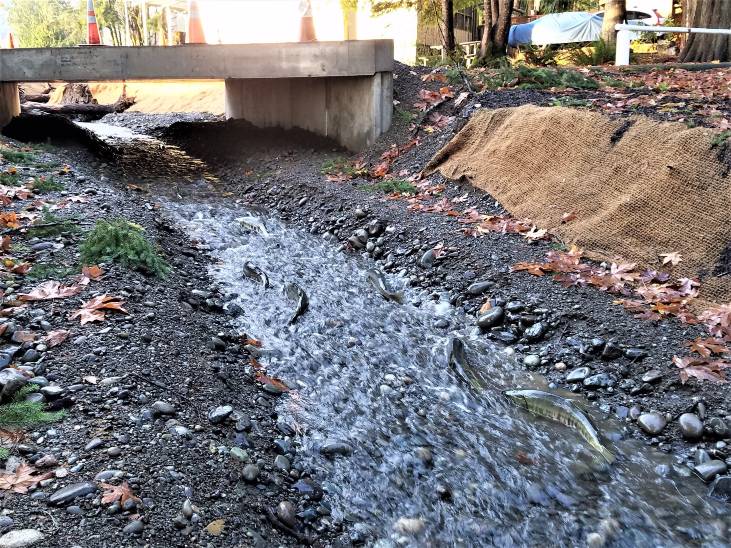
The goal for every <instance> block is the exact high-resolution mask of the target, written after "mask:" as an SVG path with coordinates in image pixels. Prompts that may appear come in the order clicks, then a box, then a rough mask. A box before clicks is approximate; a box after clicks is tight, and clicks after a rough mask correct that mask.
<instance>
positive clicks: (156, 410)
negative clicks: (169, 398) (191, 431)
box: [152, 401, 175, 415]
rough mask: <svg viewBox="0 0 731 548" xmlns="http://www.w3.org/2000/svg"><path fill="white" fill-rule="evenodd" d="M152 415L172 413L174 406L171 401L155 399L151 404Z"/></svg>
mask: <svg viewBox="0 0 731 548" xmlns="http://www.w3.org/2000/svg"><path fill="white" fill-rule="evenodd" d="M152 414H153V415H174V414H175V406H174V405H173V404H172V403H168V402H166V401H156V402H155V403H153V404H152Z"/></svg>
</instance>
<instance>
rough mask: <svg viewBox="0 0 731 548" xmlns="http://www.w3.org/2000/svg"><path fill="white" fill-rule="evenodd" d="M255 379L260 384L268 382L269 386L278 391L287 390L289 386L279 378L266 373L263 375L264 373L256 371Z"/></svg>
mask: <svg viewBox="0 0 731 548" xmlns="http://www.w3.org/2000/svg"><path fill="white" fill-rule="evenodd" d="M256 380H257V381H259V382H260V383H261V384H268V385H270V386H273V387H274V388H276V389H277V390H279V391H280V392H289V386H287V385H286V384H284V383H283V382H282V381H280V380H279V379H275V378H274V377H270V376H268V375H265V374H264V373H257V374H256Z"/></svg>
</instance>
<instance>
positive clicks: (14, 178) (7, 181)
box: [0, 170, 20, 186]
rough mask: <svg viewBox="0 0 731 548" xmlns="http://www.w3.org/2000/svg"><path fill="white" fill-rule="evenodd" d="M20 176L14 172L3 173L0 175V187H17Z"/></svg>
mask: <svg viewBox="0 0 731 548" xmlns="http://www.w3.org/2000/svg"><path fill="white" fill-rule="evenodd" d="M19 178H20V176H19V175H18V174H17V173H16V172H15V171H11V170H8V171H3V172H1V173H0V185H5V186H18V179H19Z"/></svg>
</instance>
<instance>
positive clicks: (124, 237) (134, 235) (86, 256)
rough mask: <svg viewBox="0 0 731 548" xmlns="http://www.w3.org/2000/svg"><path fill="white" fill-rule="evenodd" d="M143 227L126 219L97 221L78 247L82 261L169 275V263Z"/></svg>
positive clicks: (158, 274) (157, 274)
mask: <svg viewBox="0 0 731 548" xmlns="http://www.w3.org/2000/svg"><path fill="white" fill-rule="evenodd" d="M143 230H144V229H143V228H142V227H140V226H138V225H135V224H133V223H131V222H129V221H126V220H124V219H114V220H111V221H97V223H96V226H95V227H94V228H93V229H92V230H91V231H89V232H88V233H87V234H86V236H85V237H84V241H83V242H81V246H80V247H79V251H80V253H81V262H82V263H83V264H97V263H100V262H109V261H113V262H117V263H119V264H121V265H122V266H125V267H127V268H134V269H140V270H144V271H147V272H150V273H152V274H154V275H156V276H164V275H166V274H167V273H168V272H170V266H169V265H168V264H167V263H166V262H165V260H164V259H163V258H162V257H160V255H159V254H158V253H157V251H156V250H155V248H154V247H153V246H152V244H151V243H150V242H149V241H147V239H146V238H145V236H144V234H143Z"/></svg>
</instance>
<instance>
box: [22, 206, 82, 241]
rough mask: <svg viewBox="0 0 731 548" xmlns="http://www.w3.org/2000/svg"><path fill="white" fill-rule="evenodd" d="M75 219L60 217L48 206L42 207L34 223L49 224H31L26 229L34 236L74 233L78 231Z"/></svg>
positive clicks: (42, 236)
mask: <svg viewBox="0 0 731 548" xmlns="http://www.w3.org/2000/svg"><path fill="white" fill-rule="evenodd" d="M76 221H77V219H75V218H72V217H60V216H58V215H56V214H55V213H53V211H51V210H50V209H48V207H44V208H43V211H42V213H41V217H40V218H39V219H38V220H37V221H36V222H35V223H34V224H36V225H51V226H31V227H30V228H29V229H28V235H29V236H31V237H34V238H49V237H53V236H60V235H62V234H74V233H76V232H79V227H78V226H77V223H76Z"/></svg>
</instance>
